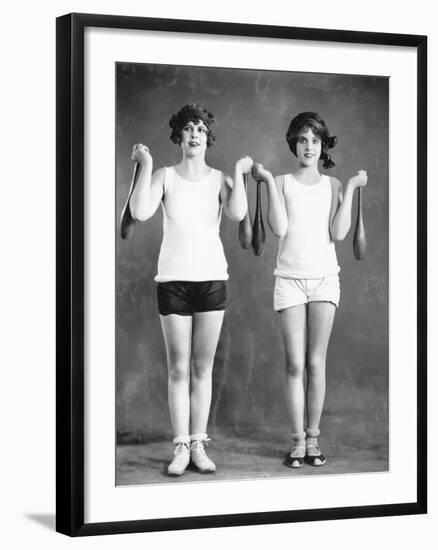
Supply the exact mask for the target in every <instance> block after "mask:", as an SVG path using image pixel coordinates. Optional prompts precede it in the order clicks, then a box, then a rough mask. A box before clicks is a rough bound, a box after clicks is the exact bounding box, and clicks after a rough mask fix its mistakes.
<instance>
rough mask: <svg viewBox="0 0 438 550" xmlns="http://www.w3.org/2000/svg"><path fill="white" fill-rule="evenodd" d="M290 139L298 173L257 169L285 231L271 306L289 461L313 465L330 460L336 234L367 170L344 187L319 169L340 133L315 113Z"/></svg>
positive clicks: (293, 128) (276, 227) (300, 120)
mask: <svg viewBox="0 0 438 550" xmlns="http://www.w3.org/2000/svg"><path fill="white" fill-rule="evenodd" d="M286 141H287V143H288V145H289V148H290V150H291V151H292V153H293V154H294V155H295V156H296V157H297V160H298V167H297V169H296V170H295V171H294V172H293V173H288V174H284V175H281V176H277V177H276V178H275V180H274V178H273V177H272V174H271V173H270V172H269V171H268V170H266V169H264V168H263V167H262V166H261V165H257V169H258V172H259V176H260V178H263V179H264V181H265V183H266V185H267V188H268V194H269V198H270V200H269V206H268V222H269V225H270V227H271V229H272V231H273V232H274V234H275V235H276V236H277V237H279V238H280V243H279V250H278V256H277V265H276V268H275V271H274V275H275V276H276V282H275V290H274V309H275V310H276V311H278V312H279V313H280V319H281V328H282V333H283V340H284V345H285V352H286V400H287V405H288V410H289V414H290V423H291V432H292V434H291V437H292V446H291V450H290V451H288V453H287V456H286V460H285V464H286V465H287V466H289V467H291V468H299V467H301V466H302V465H303V464H304V462H307V463H308V464H310V465H312V466H322V465H323V464H325V462H326V458H325V457H324V455H323V454H322V453H321V451H320V449H319V446H318V439H317V438H318V436H319V435H320V430H319V425H320V420H321V414H322V410H323V404H324V396H325V385H326V383H325V364H326V355H327V347H328V342H329V338H330V334H331V330H332V325H333V320H334V316H335V311H336V308H337V307H338V305H339V296H340V289H339V275H338V273H339V265H338V260H337V257H336V251H335V244H334V241H338V240H342V239H344V238H345V236H346V235H347V233H348V231H349V229H350V226H351V207H352V197H353V192H354V189H355V188H356V187H359V186H364V185H366V183H367V174H366V172H365V171H363V170H361V171H359V172H358V173H357V174H356V175H355V176H353V177H352V178H350V179H349V181H348V183H347V186H346V190H345V194H343V192H342V186H341V184H340V182H339V181H338V180H337V179H335V178H333V177H329V176H327V175H324V174H321V173H320V170H319V161H320V160H321V161H322V166H323V168H331V167H332V166H334V163H333V161H332V160H331V158H330V155H329V154H328V149H330V148H332V147H334V146H335V145H336V141H337V140H336V137H334V136H330V135H329V132H328V129H327V126H326V124H325V122H324V120H323V119H322V118H321V117H320V116H319V115H318V114H317V113H312V112H305V113H300V114H299V115H297V116H296V117H295V118H293V119H292V121H291V123H290V125H289V129H288V131H287V134H286ZM305 373H307V386H306V387H305V384H304V381H305ZM306 412H307V414H305V413H306Z"/></svg>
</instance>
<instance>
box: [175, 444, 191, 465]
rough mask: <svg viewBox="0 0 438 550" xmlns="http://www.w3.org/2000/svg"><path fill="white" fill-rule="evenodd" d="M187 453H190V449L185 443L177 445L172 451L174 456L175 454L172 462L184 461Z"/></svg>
mask: <svg viewBox="0 0 438 550" xmlns="http://www.w3.org/2000/svg"><path fill="white" fill-rule="evenodd" d="M184 449H185V450H184ZM188 452H190V449H189V446H188V444H187V443H178V445H177V446H176V447H175V451H174V454H175V458H174V460H176V461H182V460H185V459H186V455H187V453H188Z"/></svg>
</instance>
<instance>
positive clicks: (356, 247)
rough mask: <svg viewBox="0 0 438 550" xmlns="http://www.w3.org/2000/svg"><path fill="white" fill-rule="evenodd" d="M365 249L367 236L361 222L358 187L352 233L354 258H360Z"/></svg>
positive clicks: (363, 254)
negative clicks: (354, 222)
mask: <svg viewBox="0 0 438 550" xmlns="http://www.w3.org/2000/svg"><path fill="white" fill-rule="evenodd" d="M366 250H367V236H366V233H365V227H364V223H363V212H362V187H359V194H358V196H357V221H356V227H355V229H354V235H353V252H354V257H355V258H356V260H362V259H363V258H364V256H365V253H366Z"/></svg>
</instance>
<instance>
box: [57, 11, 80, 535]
mask: <svg viewBox="0 0 438 550" xmlns="http://www.w3.org/2000/svg"><path fill="white" fill-rule="evenodd" d="M75 20H76V17H75V16H74V15H72V14H70V15H65V16H63V17H60V18H57V20H56V70H57V76H56V135H57V140H56V141H57V147H56V207H57V212H56V233H57V235H56V327H57V328H56V530H57V531H59V532H61V533H64V534H66V535H70V536H71V535H75V534H76V533H77V532H78V531H79V529H80V528H81V527H82V526H83V524H84V454H83V449H84V442H83V440H84V421H83V420H84V368H83V366H84V303H83V297H84V283H83V279H84V257H83V256H84V239H83V235H84V230H83V222H84V197H83V173H84V172H83V167H84V166H83V156H84V155H83V138H84V131H83V113H84V109H83V63H82V62H81V60H83V39H82V38H83V37H82V36H81V28H78V26H77V25H76V24H75Z"/></svg>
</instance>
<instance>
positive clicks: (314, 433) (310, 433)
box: [306, 428, 321, 437]
mask: <svg viewBox="0 0 438 550" xmlns="http://www.w3.org/2000/svg"><path fill="white" fill-rule="evenodd" d="M320 433H321V432H320V431H319V428H307V430H306V434H307V437H319V434H320Z"/></svg>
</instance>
